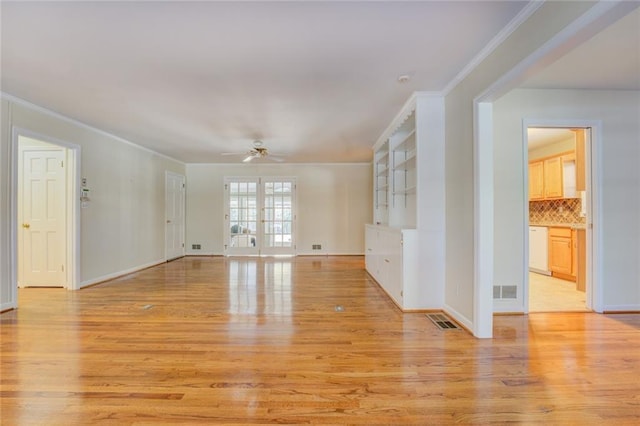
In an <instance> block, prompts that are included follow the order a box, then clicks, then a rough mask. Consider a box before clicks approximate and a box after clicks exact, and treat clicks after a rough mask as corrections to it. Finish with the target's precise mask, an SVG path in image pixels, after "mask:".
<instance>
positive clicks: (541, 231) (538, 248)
mask: <svg viewBox="0 0 640 426" xmlns="http://www.w3.org/2000/svg"><path fill="white" fill-rule="evenodd" d="M529 270H530V271H531V272H537V273H539V274H545V275H551V272H550V271H549V231H548V229H547V227H546V226H530V227H529Z"/></svg>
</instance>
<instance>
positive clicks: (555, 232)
mask: <svg viewBox="0 0 640 426" xmlns="http://www.w3.org/2000/svg"><path fill="white" fill-rule="evenodd" d="M571 237H572V235H571V228H549V270H550V271H551V272H552V273H553V275H554V276H557V277H558V278H563V279H568V280H575V277H574V275H573V264H574V260H573V252H574V250H573V241H572V238H571Z"/></svg>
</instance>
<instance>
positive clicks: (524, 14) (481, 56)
mask: <svg viewBox="0 0 640 426" xmlns="http://www.w3.org/2000/svg"><path fill="white" fill-rule="evenodd" d="M543 4H544V1H539V0H538V1H536V0H533V1H529V3H527V5H526V6H525V7H524V8H523V9H522V10H521V11H520V12H518V14H517V15H516V16H515V17H514V18H513V19H512V20H511V21H509V23H508V24H507V25H506V26H505V27H504V28H503V29H502V30H501V31H500V32H499V33H498V34H497V35H496V36H495V37H493V38H492V39H491V41H489V43H487V45H486V46H485V47H484V48H483V49H482V50H481V51H480V52H478V54H477V55H476V56H474V57H473V59H471V61H470V62H469V63H468V64H467V65H466V66H465V67H464V68H463V69H462V71H460V72H459V73H458V75H456V76H455V77H454V78H453V79H452V80H451V81H450V82H449V83H447V85H446V86H445V88H444V89H443V90H442V94H443V95H444V96H446V95H448V94H449V93H450V92H451V91H452V90H453V89H455V88H456V86H457V85H458V84H460V82H461V81H463V80H464V79H465V78H467V76H468V75H469V74H471V72H472V71H473V70H474V69H476V67H477V66H478V65H480V64H481V63H482V61H484V60H485V59H487V57H488V56H489V55H490V54H491V53H493V51H494V50H496V48H497V47H498V46H500V45H501V44H502V43H503V42H504V41H505V40H507V39H508V38H509V36H510V35H511V34H513V32H514V31H515V30H516V29H518V27H519V26H520V25H522V24H523V23H524V22H525V21H526V20H527V19H529V18H530V17H531V15H533V14H534V13H535V12H536V11H537V10H538V9H539V8H540V6H542V5H543Z"/></svg>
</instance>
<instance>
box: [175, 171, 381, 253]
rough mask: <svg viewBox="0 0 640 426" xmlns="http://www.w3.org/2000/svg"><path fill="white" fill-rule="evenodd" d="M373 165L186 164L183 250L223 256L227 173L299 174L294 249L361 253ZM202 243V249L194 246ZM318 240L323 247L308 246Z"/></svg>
mask: <svg viewBox="0 0 640 426" xmlns="http://www.w3.org/2000/svg"><path fill="white" fill-rule="evenodd" d="M372 173H373V172H372V169H371V164H293V165H288V164H188V165H187V238H186V241H187V254H215V255H222V254H223V253H224V252H223V244H224V221H223V217H224V198H223V185H224V183H223V181H224V177H225V176H287V177H296V178H297V203H298V210H297V219H298V220H297V233H298V235H297V253H298V254H363V253H364V225H365V224H366V223H371V220H372V217H371V216H372V203H373V201H372V192H373V189H372ZM192 244H201V245H202V249H201V250H192V249H191V245H192ZM312 244H322V250H321V251H317V250H314V251H312V250H311V245H312Z"/></svg>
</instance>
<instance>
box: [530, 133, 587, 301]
mask: <svg viewBox="0 0 640 426" xmlns="http://www.w3.org/2000/svg"><path fill="white" fill-rule="evenodd" d="M591 133H592V132H591V128H589V127H543V126H538V127H528V128H527V141H526V146H527V149H526V150H525V152H526V161H525V164H527V165H528V167H527V168H526V170H527V171H528V173H527V176H528V191H527V194H528V197H527V198H528V200H527V206H526V209H525V211H526V212H527V216H528V217H527V219H528V222H529V223H528V224H529V228H528V229H529V234H528V235H529V238H528V243H529V245H528V250H527V252H528V273H527V274H525V286H526V291H525V294H527V295H528V297H527V308H528V312H587V311H590V310H591V307H592V306H593V304H592V302H591V300H592V299H591V291H592V287H591V285H589V283H590V280H589V278H590V277H589V274H588V271H589V270H590V266H591V257H590V253H591V250H590V241H591V232H590V231H591V228H592V226H591V224H592V223H593V221H592V217H591V215H592V208H591V200H592V197H591V158H592V156H591V146H592V144H591Z"/></svg>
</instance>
